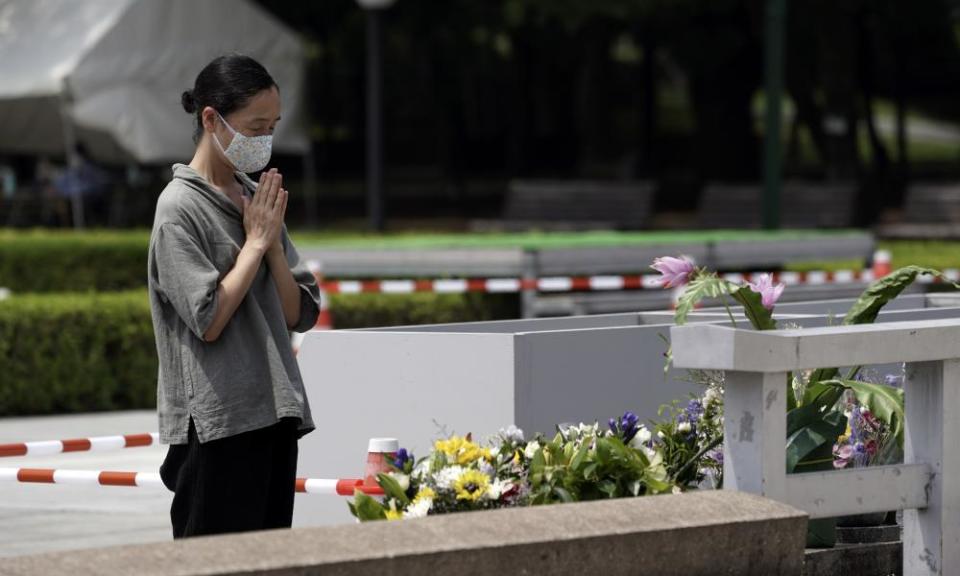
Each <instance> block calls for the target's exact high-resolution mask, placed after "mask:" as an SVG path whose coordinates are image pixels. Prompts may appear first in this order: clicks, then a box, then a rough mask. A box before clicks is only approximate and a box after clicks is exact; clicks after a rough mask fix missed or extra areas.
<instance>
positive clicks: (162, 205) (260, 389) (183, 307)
mask: <svg viewBox="0 0 960 576" xmlns="http://www.w3.org/2000/svg"><path fill="white" fill-rule="evenodd" d="M236 177H237V179H238V180H239V181H240V182H241V183H242V184H243V188H244V194H245V195H247V196H250V197H252V195H253V193H254V192H255V191H256V184H254V183H253V181H251V180H250V179H249V178H248V177H247V176H246V175H245V174H243V173H240V172H237V173H236ZM245 238H246V233H245V231H244V228H243V215H242V213H241V211H240V209H239V208H238V207H237V205H236V204H234V203H233V201H231V200H230V199H229V198H228V197H227V196H226V195H225V194H223V193H222V192H219V191H217V190H216V189H215V188H213V187H212V186H211V185H210V184H209V183H208V182H207V181H206V180H205V179H204V178H203V177H202V176H200V174H198V173H197V172H196V171H195V170H193V169H192V168H190V167H189V166H187V165H185V164H174V165H173V180H171V181H170V183H169V184H167V186H166V188H164V190H163V192H162V193H161V194H160V198H159V200H158V201H157V211H156V215H155V216H154V222H153V231H152V232H151V234H150V252H149V256H148V264H147V268H148V280H149V282H148V284H149V294H150V311H151V314H152V316H153V330H154V334H155V336H156V342H157V355H158V356H159V360H160V368H159V375H158V380H157V412H158V416H159V419H160V442H162V443H165V444H185V443H187V430H188V425H189V419H190V418H193V422H194V426H195V427H196V429H197V436H198V438H199V440H200V442H201V443H203V442H207V441H210V440H216V439H218V438H225V437H227V436H232V435H234V434H239V433H241V432H246V431H249V430H255V429H258V428H264V427H266V426H270V425H272V424H274V423H276V422H277V421H278V420H279V419H280V418H282V417H284V416H294V417H297V418H300V423H299V425H298V437H302V436H303V435H304V434H306V433H308V432H310V431H311V430H313V429H314V425H313V420H312V418H311V415H310V405H309V403H308V402H307V396H306V393H305V391H304V386H303V380H302V378H301V376H300V368H299V366H298V365H297V360H296V358H295V357H294V355H293V350H292V347H291V344H290V335H291V333H290V331H289V330H288V328H287V324H286V320H285V319H284V315H283V308H282V306H281V303H280V295H279V292H278V291H277V287H276V284H275V282H274V280H273V276H272V274H271V273H270V270H269V266H268V264H267V260H266V258H264V259H263V260H262V261H261V263H260V269H259V270H257V273H256V276H255V277H254V280H253V283H252V284H251V285H250V289H249V291H248V292H247V294H246V296H245V297H244V299H243V301H242V302H241V303H240V306H239V307H238V308H237V310H236V312H234V314H233V316H232V317H231V318H230V320H229V322H228V323H227V325H226V327H225V328H224V329H223V332H222V333H221V334H220V337H219V338H217V340H216V341H214V342H206V341H204V340H203V334H204V333H205V332H206V331H207V328H209V327H210V324H211V322H212V321H213V316H214V312H215V311H216V309H217V298H218V296H217V286H218V285H219V284H220V280H221V279H222V278H223V277H224V276H225V275H226V274H227V272H229V271H230V270H231V269H232V268H233V266H234V264H235V263H236V260H237V255H238V254H239V253H240V248H241V247H242V246H243V244H244V240H245ZM282 242H283V248H284V252H285V253H286V256H287V263H288V264H289V266H290V269H291V272H292V273H293V277H294V280H296V282H297V284H298V285H299V286H300V291H301V293H300V316H299V320H298V321H297V325H296V326H295V327H294V328H293V330H295V331H296V332H306V331H308V330H310V329H311V328H312V327H313V326H314V324H315V323H316V319H317V315H318V314H319V312H320V290H319V287H318V286H317V282H316V279H315V278H314V276H313V274H312V273H311V272H310V270H308V269H307V267H306V265H305V264H304V263H303V262H301V261H300V256H299V255H298V254H297V250H296V249H295V248H294V246H293V243H292V242H291V241H290V237H289V235H288V234H287V229H286V226H284V227H283V231H282Z"/></svg>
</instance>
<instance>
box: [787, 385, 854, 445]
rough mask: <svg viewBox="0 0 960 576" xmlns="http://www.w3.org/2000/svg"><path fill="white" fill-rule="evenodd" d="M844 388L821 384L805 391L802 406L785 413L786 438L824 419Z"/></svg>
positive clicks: (841, 394)
mask: <svg viewBox="0 0 960 576" xmlns="http://www.w3.org/2000/svg"><path fill="white" fill-rule="evenodd" d="M843 390H844V387H843V386H842V385H841V384H840V383H838V382H834V383H830V382H821V383H819V384H818V385H817V386H812V387H811V388H810V389H808V390H807V395H806V397H808V399H807V400H805V401H804V403H803V406H801V407H799V408H795V409H793V410H791V411H789V412H787V437H788V438H789V437H790V436H792V435H794V434H796V433H797V432H798V431H799V430H800V429H801V428H804V427H805V426H810V425H812V424H814V423H816V422H819V421H821V420H823V419H824V417H825V416H826V415H827V414H829V413H830V411H831V409H832V408H833V407H834V405H836V403H837V401H839V400H840V398H841V397H842V396H843Z"/></svg>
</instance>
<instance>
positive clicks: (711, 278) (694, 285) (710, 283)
mask: <svg viewBox="0 0 960 576" xmlns="http://www.w3.org/2000/svg"><path fill="white" fill-rule="evenodd" d="M729 284H730V283H729V282H727V281H726V280H724V279H722V278H718V277H717V275H716V274H706V273H700V274H698V275H697V276H696V278H694V279H693V280H691V281H690V283H689V284H687V286H686V288H684V290H683V294H682V295H681V296H680V299H679V300H678V301H677V311H676V313H675V314H674V322H675V323H676V324H677V325H678V326H682V325H683V324H686V322H687V316H688V315H689V314H690V312H692V311H693V309H694V308H695V307H696V305H697V304H699V303H700V301H701V300H703V299H704V298H717V297H719V296H721V295H722V294H726V293H727V292H728V286H729Z"/></svg>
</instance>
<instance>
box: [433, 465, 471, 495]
mask: <svg viewBox="0 0 960 576" xmlns="http://www.w3.org/2000/svg"><path fill="white" fill-rule="evenodd" d="M463 470H464V469H463V467H462V466H448V467H446V468H444V469H442V470H440V471H439V472H437V474H436V481H437V488H440V489H441V490H452V489H453V484H454V482H456V481H457V479H458V478H460V475H461V474H463Z"/></svg>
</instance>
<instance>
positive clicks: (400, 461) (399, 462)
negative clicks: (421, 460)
mask: <svg viewBox="0 0 960 576" xmlns="http://www.w3.org/2000/svg"><path fill="white" fill-rule="evenodd" d="M410 460H413V456H412V455H411V454H410V453H409V452H407V449H406V448H401V449H399V450H397V455H396V456H395V457H394V459H393V465H394V466H396V467H397V469H398V470H403V465H404V464H406V463H407V462H409V461H410Z"/></svg>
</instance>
